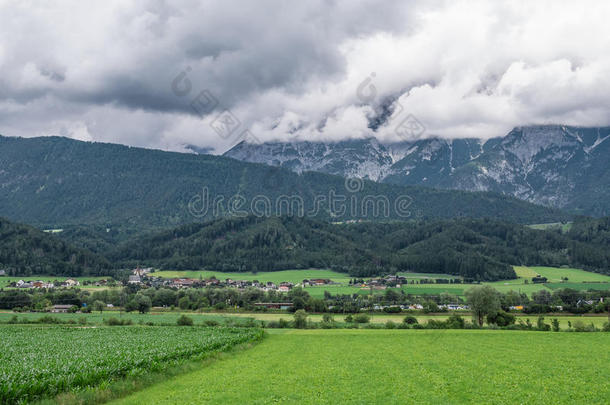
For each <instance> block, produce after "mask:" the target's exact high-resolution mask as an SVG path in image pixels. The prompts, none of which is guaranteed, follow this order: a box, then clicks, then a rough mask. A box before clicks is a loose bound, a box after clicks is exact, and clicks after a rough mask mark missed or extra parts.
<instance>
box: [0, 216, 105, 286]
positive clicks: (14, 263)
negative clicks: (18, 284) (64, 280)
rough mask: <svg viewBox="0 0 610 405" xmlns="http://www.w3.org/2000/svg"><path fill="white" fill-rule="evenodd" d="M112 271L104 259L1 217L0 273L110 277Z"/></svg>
mask: <svg viewBox="0 0 610 405" xmlns="http://www.w3.org/2000/svg"><path fill="white" fill-rule="evenodd" d="M111 268H112V266H111V265H110V263H109V262H108V261H107V260H106V259H104V258H102V257H100V256H98V255H95V254H93V253H91V252H89V251H87V250H84V249H76V248H74V247H72V246H70V245H69V244H67V243H66V242H64V241H62V240H60V239H58V238H56V237H54V236H52V235H49V234H46V233H44V232H42V231H40V230H38V229H35V228H33V227H30V226H27V225H20V224H14V223H11V222H9V221H7V220H5V219H3V218H0V270H4V271H5V272H6V274H7V275H20V276H29V275H33V274H48V275H58V276H59V275H62V276H82V275H102V274H109V272H110V271H111Z"/></svg>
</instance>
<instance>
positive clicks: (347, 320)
mask: <svg viewBox="0 0 610 405" xmlns="http://www.w3.org/2000/svg"><path fill="white" fill-rule="evenodd" d="M345 322H354V317H353V316H352V314H348V315H347V316H346V317H345Z"/></svg>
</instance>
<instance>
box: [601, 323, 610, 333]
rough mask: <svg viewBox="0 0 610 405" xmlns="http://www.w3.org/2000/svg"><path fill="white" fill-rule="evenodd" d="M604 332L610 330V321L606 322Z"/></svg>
mask: <svg viewBox="0 0 610 405" xmlns="http://www.w3.org/2000/svg"><path fill="white" fill-rule="evenodd" d="M602 331H603V332H610V322H606V323H605V324H604V327H603V328H602Z"/></svg>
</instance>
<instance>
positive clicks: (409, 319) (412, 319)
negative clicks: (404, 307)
mask: <svg viewBox="0 0 610 405" xmlns="http://www.w3.org/2000/svg"><path fill="white" fill-rule="evenodd" d="M402 321H403V322H404V323H406V324H407V325H415V324H418V323H419V322H418V321H417V318H416V317H414V316H413V315H407V316H405V319H403V320H402Z"/></svg>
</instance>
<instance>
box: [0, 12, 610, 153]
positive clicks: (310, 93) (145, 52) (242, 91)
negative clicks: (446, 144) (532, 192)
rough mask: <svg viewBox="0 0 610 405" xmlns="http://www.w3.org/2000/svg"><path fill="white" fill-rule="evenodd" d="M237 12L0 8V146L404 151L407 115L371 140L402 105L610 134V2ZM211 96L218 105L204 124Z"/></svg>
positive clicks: (433, 123) (439, 116)
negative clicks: (395, 144) (206, 97)
mask: <svg viewBox="0 0 610 405" xmlns="http://www.w3.org/2000/svg"><path fill="white" fill-rule="evenodd" d="M228 3H229V4H227V2H221V1H206V2H203V3H200V2H190V1H177V2H168V3H166V2H163V1H155V2H149V3H140V2H136V1H133V2H128V1H108V2H82V1H71V2H70V1H66V2H61V3H24V2H17V1H0V67H1V68H2V76H1V77H0V133H3V134H5V135H20V136H36V135H57V134H64V135H67V136H72V137H75V138H79V139H91V140H99V141H112V142H119V143H125V144H130V145H137V146H147V147H156V148H163V149H171V150H181V149H182V148H183V145H184V144H186V143H190V144H195V145H198V146H212V147H215V148H216V149H217V151H222V150H223V149H226V148H227V147H230V146H231V145H232V144H234V143H235V142H237V141H238V140H239V139H240V136H239V135H240V134H241V131H242V130H243V129H245V128H250V130H251V132H252V133H253V134H254V135H255V136H256V137H257V138H259V139H260V140H271V139H290V138H292V137H297V138H301V139H309V140H312V139H320V140H333V139H341V138H346V137H365V136H373V135H375V136H377V137H379V138H380V139H384V140H399V139H401V138H400V137H399V136H398V135H397V134H396V132H395V125H396V123H397V122H399V121H400V118H398V119H396V120H393V121H391V122H385V123H384V122H383V120H380V122H381V124H380V125H379V127H378V128H377V129H376V131H373V130H372V129H370V126H371V120H373V119H374V118H375V115H376V114H379V113H380V111H382V110H383V106H384V105H386V104H388V103H389V102H390V100H396V99H397V100H398V103H400V106H401V107H402V114H404V115H407V114H413V115H415V116H416V117H417V119H418V120H419V121H421V122H422V123H423V124H424V126H425V127H426V133H425V136H432V135H438V136H444V137H471V136H474V137H485V138H486V137H492V136H500V135H503V134H504V133H505V132H507V131H508V130H509V129H510V128H511V127H513V126H517V125H526V124H533V123H549V122H554V123H566V124H572V125H608V124H610V122H609V121H610V114H609V110H610V101H609V100H610V98H609V97H608V96H607V95H608V94H610V56H609V54H608V52H607V50H608V49H610V26H609V25H608V24H607V22H606V18H607V16H608V15H610V3H607V2H605V1H601V0H600V1H588V2H587V1H585V2H578V3H577V2H567V1H565V2H563V1H551V0H547V1H538V2H531V1H525V0H523V1H505V2H500V1H465V0H459V1H438V2H409V3H407V2H399V1H396V2H387V1H375V0H362V1H337V2H325V1H322V0H320V1H312V2H307V3H303V4H301V3H291V4H290V5H287V4H286V3H284V2H276V1H264V2H228ZM187 67H189V68H190V71H189V72H188V76H187V77H188V80H189V81H190V84H191V88H192V89H191V91H190V92H189V93H188V94H187V95H185V96H177V95H176V94H174V92H173V91H172V86H171V84H172V80H173V79H174V78H175V77H176V75H178V73H180V72H181V71H183V70H184V69H186V68H187ZM365 80H368V81H367V82H364V81H365ZM181 83H182V84H184V83H183V82H181ZM359 86H360V90H361V91H359V90H358V89H359ZM371 86H373V87H371ZM204 89H208V90H209V91H210V92H211V94H213V95H214V97H215V99H216V100H217V101H218V105H217V106H215V109H214V110H213V111H212V112H211V113H210V114H209V115H207V116H197V115H196V114H194V112H193V110H192V109H191V106H190V103H191V101H192V99H193V98H194V97H195V96H196V95H197V94H198V93H199V92H200V91H202V90H204ZM373 96H374V97H373ZM224 108H229V109H230V110H231V111H232V112H233V114H234V115H235V116H236V117H237V118H238V119H239V121H240V122H241V125H240V127H239V129H238V130H236V132H235V134H233V136H231V137H229V138H228V139H224V138H222V137H219V136H218V135H217V134H216V133H215V132H214V131H213V130H212V129H211V127H210V125H209V124H210V122H211V121H212V120H213V119H214V117H215V116H216V114H218V113H219V112H220V111H222V109H224ZM378 124H379V123H378Z"/></svg>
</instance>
